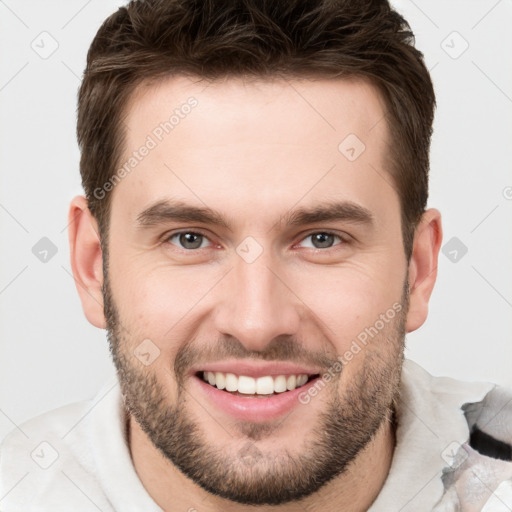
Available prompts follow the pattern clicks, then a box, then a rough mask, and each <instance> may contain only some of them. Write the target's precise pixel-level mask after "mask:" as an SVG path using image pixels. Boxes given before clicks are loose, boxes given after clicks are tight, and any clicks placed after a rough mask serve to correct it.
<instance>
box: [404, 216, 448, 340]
mask: <svg viewBox="0 0 512 512" xmlns="http://www.w3.org/2000/svg"><path fill="white" fill-rule="evenodd" d="M442 239H443V231H442V227H441V214H440V213H439V211H438V210H435V209H433V208H431V209H429V210H427V211H426V212H425V213H424V214H423V216H422V217H421V220H420V222H419V224H418V227H417V228H416V233H415V235H414V243H413V251H412V255H411V260H410V262H409V289H410V295H409V311H408V313H407V323H406V329H407V332H412V331H415V330H416V329H418V328H419V327H421V326H422V325H423V323H424V322H425V320H426V319H427V315H428V302H429V299H430V295H431V294H432V290H433V289H434V284H435V282H436V278H437V263H438V256H439V250H440V249H441V242H442Z"/></svg>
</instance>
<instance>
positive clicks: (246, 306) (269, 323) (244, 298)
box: [217, 244, 299, 351]
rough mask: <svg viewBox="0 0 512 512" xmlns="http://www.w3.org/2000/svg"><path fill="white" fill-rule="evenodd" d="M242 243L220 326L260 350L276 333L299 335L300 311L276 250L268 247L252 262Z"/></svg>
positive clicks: (226, 290) (220, 312) (220, 313)
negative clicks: (244, 251) (283, 277)
mask: <svg viewBox="0 0 512 512" xmlns="http://www.w3.org/2000/svg"><path fill="white" fill-rule="evenodd" d="M241 246H242V247H239V249H238V251H237V252H238V253H239V254H237V255H236V256H235V258H234V268H233V270H232V271H231V272H230V273H229V278H228V282H227V283H226V284H225V288H224V297H223V300H222V301H221V304H222V305H220V306H219V308H218V310H217V329H218V330H219V331H220V332H222V333H223V334H227V335H231V336H234V337H235V338H237V339H238V341H240V342H241V343H242V344H243V345H244V346H245V347H246V348H247V349H248V350H256V351H259V350H264V348H265V346H266V345H267V344H268V343H269V342H270V341H271V340H272V339H273V338H275V337H276V336H280V335H293V334H295V332H296V331H297V329H298V325H299V311H298V310H297V303H296V301H294V300H293V299H294V295H293V293H292V292H291V291H290V290H289V288H288V287H287V286H286V285H285V284H284V283H283V282H282V277H281V276H280V275H279V274H281V273H282V272H280V268H281V267H280V265H279V264H278V262H277V258H275V257H274V256H273V255H272V251H271V250H270V249H269V250H264V251H262V252H261V254H259V256H257V257H256V258H255V259H254V260H252V261H251V258H248V257H245V255H244V253H243V252H242V249H243V244H241ZM240 254H242V255H241V256H240ZM253 256H254V255H253ZM276 274H277V275H276Z"/></svg>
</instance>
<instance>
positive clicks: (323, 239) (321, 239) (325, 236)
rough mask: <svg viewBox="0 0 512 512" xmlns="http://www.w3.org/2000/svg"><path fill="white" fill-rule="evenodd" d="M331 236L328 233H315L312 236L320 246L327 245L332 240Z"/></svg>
mask: <svg viewBox="0 0 512 512" xmlns="http://www.w3.org/2000/svg"><path fill="white" fill-rule="evenodd" d="M332 236H333V235H330V234H329V233H317V234H316V235H315V237H314V240H315V242H319V244H320V246H321V247H329V246H330V245H331V244H330V242H332V240H331V239H332ZM326 240H327V241H326Z"/></svg>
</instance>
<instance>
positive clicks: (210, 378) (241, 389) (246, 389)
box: [200, 371, 317, 397]
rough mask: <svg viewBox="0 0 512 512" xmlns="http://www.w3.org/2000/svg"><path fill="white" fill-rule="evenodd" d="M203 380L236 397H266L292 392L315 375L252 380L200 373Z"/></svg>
mask: <svg viewBox="0 0 512 512" xmlns="http://www.w3.org/2000/svg"><path fill="white" fill-rule="evenodd" d="M201 374H202V377H203V380H204V381H205V382H208V383H209V384H210V385H211V386H214V387H216V388H217V389H220V390H225V391H228V392H230V393H236V394H237V395H238V396H246V397H260V396H261V397H268V396H272V395H274V394H277V393H285V392H286V391H293V390H294V389H296V388H300V387H301V386H304V385H305V384H306V383H307V382H308V380H310V379H312V378H314V377H317V375H306V374H292V375H277V376H272V375H265V376H262V377H258V378H254V377H249V376H247V375H235V374H234V373H224V372H210V371H204V372H200V375H201Z"/></svg>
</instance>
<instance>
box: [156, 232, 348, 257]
mask: <svg viewBox="0 0 512 512" xmlns="http://www.w3.org/2000/svg"><path fill="white" fill-rule="evenodd" d="M183 234H191V235H199V236H202V237H203V238H205V239H207V240H208V241H209V242H210V243H212V242H211V240H210V239H209V238H208V236H207V235H206V234H204V233H202V232H201V231H199V230H196V231H191V230H190V231H187V230H185V231H176V232H175V233H170V234H167V235H165V237H164V240H163V241H164V242H165V243H171V242H170V240H171V239H172V238H174V237H175V236H179V235H183ZM317 234H322V235H332V236H334V237H336V238H338V239H339V240H340V243H338V244H335V245H333V246H332V247H325V248H319V247H309V249H313V250H314V251H321V252H325V251H327V250H329V249H330V250H336V247H338V246H340V245H347V244H349V243H350V240H349V236H348V235H345V234H343V235H342V234H340V233H337V232H334V231H328V230H327V231H323V230H320V231H311V232H310V233H307V234H306V235H304V236H303V237H302V238H301V239H300V242H302V241H303V240H305V239H306V238H309V237H311V236H313V235H317ZM171 245H175V244H172V243H171ZM175 246H176V247H178V249H180V250H182V251H185V252H197V251H199V250H200V249H206V248H207V247H202V248H201V247H200V248H197V249H185V248H183V247H179V246H177V245H175Z"/></svg>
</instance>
